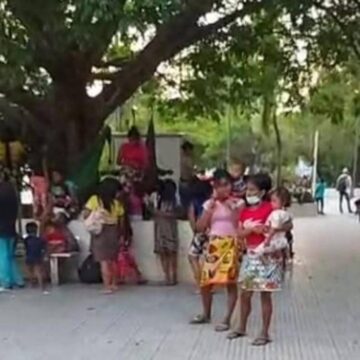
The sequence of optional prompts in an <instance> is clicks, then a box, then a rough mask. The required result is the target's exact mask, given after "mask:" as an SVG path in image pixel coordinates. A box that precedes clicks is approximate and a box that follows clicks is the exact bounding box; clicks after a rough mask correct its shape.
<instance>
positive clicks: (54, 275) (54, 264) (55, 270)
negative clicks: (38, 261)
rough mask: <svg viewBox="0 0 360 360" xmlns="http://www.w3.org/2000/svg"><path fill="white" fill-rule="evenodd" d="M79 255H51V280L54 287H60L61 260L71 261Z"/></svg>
mask: <svg viewBox="0 0 360 360" xmlns="http://www.w3.org/2000/svg"><path fill="white" fill-rule="evenodd" d="M77 255H78V253H77V252H69V253H54V254H51V255H50V279H51V284H52V285H56V286H57V285H59V283H60V280H59V259H71V258H74V257H76V256H77Z"/></svg>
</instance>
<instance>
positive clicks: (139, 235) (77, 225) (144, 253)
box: [65, 221, 193, 283]
mask: <svg viewBox="0 0 360 360" xmlns="http://www.w3.org/2000/svg"><path fill="white" fill-rule="evenodd" d="M132 227H133V233H134V240H133V253H134V256H135V258H136V260H137V263H138V265H139V268H140V270H141V271H142V272H143V274H144V277H145V278H146V279H147V280H149V281H151V282H159V281H162V280H164V279H163V273H162V270H161V265H160V262H159V259H158V258H157V256H156V255H155V254H154V222H153V221H137V222H134V223H132ZM69 228H70V230H71V231H72V232H73V233H74V235H75V236H77V237H78V238H79V246H80V256H79V259H78V266H80V264H81V263H82V261H83V260H84V259H85V258H86V257H87V256H88V255H89V248H90V235H89V234H88V233H87V231H86V229H85V228H84V225H83V224H82V223H81V222H80V221H72V222H71V223H70V225H69ZM178 228H179V264H178V269H179V270H178V276H179V281H180V282H185V283H188V282H193V277H192V274H191V269H190V266H189V264H188V260H187V253H188V248H189V244H190V241H191V238H192V231H191V228H190V226H189V223H188V222H187V221H179V222H178ZM67 268H68V267H67ZM69 270H70V269H67V270H65V272H66V273H68V274H69ZM76 275H77V274H76V271H75V272H74V267H73V269H72V270H71V274H69V275H67V276H66V277H67V278H68V277H70V278H71V279H72V280H76Z"/></svg>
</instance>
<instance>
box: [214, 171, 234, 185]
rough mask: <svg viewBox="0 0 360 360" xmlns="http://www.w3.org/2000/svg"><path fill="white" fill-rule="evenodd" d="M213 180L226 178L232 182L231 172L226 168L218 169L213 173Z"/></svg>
mask: <svg viewBox="0 0 360 360" xmlns="http://www.w3.org/2000/svg"><path fill="white" fill-rule="evenodd" d="M213 180H214V181H221V180H226V181H229V182H231V180H232V179H231V175H230V173H229V172H228V171H227V170H225V169H216V170H215V171H214V174H213Z"/></svg>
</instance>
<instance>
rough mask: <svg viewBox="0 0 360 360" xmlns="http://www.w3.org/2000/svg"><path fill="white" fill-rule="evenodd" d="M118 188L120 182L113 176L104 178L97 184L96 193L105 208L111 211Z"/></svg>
mask: <svg viewBox="0 0 360 360" xmlns="http://www.w3.org/2000/svg"><path fill="white" fill-rule="evenodd" d="M119 190H120V182H119V181H118V180H116V179H114V178H106V179H104V180H103V181H101V183H100V184H99V186H98V188H97V192H96V195H97V196H98V197H99V199H100V200H101V202H102V205H103V206H104V208H105V209H106V210H108V211H111V206H112V205H113V204H114V201H115V199H116V195H117V193H118V191H119Z"/></svg>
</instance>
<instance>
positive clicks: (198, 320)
mask: <svg viewBox="0 0 360 360" xmlns="http://www.w3.org/2000/svg"><path fill="white" fill-rule="evenodd" d="M209 323H210V319H209V318H207V317H206V316H204V315H196V316H195V317H194V318H193V319H192V320H191V321H190V325H204V324H209Z"/></svg>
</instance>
